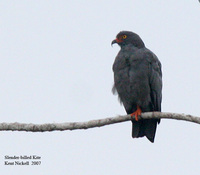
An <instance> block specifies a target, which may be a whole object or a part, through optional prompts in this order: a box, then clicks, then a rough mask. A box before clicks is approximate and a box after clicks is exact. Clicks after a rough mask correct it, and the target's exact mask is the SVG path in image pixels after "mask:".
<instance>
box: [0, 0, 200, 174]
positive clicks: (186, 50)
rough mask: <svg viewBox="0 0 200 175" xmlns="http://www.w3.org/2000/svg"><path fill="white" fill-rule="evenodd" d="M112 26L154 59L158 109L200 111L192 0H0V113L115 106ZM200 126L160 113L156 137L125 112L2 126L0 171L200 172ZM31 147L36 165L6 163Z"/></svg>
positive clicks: (77, 111) (55, 113)
mask: <svg viewBox="0 0 200 175" xmlns="http://www.w3.org/2000/svg"><path fill="white" fill-rule="evenodd" d="M121 30H130V31H133V32H136V33H137V34H139V35H140V36H141V38H142V39H143V41H144V43H145V44H146V47H148V48H149V49H150V50H152V51H153V52H154V53H155V54H156V55H157V56H158V58H159V59H160V61H161V63H162V69H163V82H164V86H163V102H162V111H164V112H176V113H185V114H192V115H195V116H200V69H199V67H200V33H199V32H200V3H199V1H198V0H190V1H189V0H187V1H186V0H167V1H157V0H143V1H141V0H132V1H131V0H124V1H120V0H115V1H114V0H111V1H106V0H101V1H92V0H87V1H81V0H77V1H72V0H65V1H64V0H55V1H53V0H48V1H47V0H43V1H41V0H40V1H39V0H29V1H25V0H20V1H19V0H18V1H11V0H1V1H0V87H1V88H0V122H23V123H38V124H39V123H52V122H70V121H88V120H93V119H99V118H106V117H114V116H116V115H118V114H120V115H124V114H125V110H124V108H123V106H121V105H120V104H119V102H118V100H117V97H116V96H113V95H112V93H111V88H112V84H113V72H112V64H113V62H114V58H115V56H116V55H117V53H118V51H119V47H118V46H117V45H114V46H113V47H111V45H110V44H111V41H112V40H113V39H115V36H116V34H117V33H118V32H119V31H121ZM199 148H200V127H199V125H197V124H194V123H189V122H184V121H176V120H164V119H163V120H162V121H161V124H160V125H159V126H158V128H157V134H156V138H155V143H154V144H152V143H150V142H149V141H148V140H147V139H146V138H140V139H132V138H131V122H124V123H120V124H114V125H109V126H105V127H102V128H94V129H88V130H85V131H84V130H79V131H64V132H45V133H27V132H10V131H9V132H1V133H0V169H1V174H6V175H13V174H20V175H27V174H30V175H32V174H33V175H34V174H37V175H44V174H46V175H47V174H48V175H58V174H67V175H89V174H95V175H102V174H104V175H111V174H112V175H124V174H137V175H145V174H148V175H156V174H167V175H174V174H181V175H188V174H190V175H196V174H200V151H199ZM6 155H8V156H21V155H22V156H23V155H27V156H29V155H37V156H40V157H41V161H42V164H41V165H39V166H5V165H4V161H5V158H4V157H5V156H6Z"/></svg>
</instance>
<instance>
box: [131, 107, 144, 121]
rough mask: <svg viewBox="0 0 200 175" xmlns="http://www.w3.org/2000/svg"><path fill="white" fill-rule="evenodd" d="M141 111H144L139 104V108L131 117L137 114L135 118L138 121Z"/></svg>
mask: <svg viewBox="0 0 200 175" xmlns="http://www.w3.org/2000/svg"><path fill="white" fill-rule="evenodd" d="M141 113H142V110H141V109H140V107H139V106H138V105H137V110H136V111H135V112H133V113H132V114H131V117H133V116H135V120H136V121H138V116H139V115H141Z"/></svg>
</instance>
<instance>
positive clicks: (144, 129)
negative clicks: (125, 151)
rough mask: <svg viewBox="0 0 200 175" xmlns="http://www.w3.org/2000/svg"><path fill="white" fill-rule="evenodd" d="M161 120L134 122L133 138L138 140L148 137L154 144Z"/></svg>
mask: <svg viewBox="0 0 200 175" xmlns="http://www.w3.org/2000/svg"><path fill="white" fill-rule="evenodd" d="M159 122H160V120H157V119H145V120H139V121H132V137H133V138H138V137H143V136H146V137H147V139H149V141H150V142H152V143H153V142H154V138H155V134H156V127H157V123H159Z"/></svg>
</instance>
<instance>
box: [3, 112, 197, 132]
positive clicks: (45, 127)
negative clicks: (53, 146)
mask: <svg viewBox="0 0 200 175" xmlns="http://www.w3.org/2000/svg"><path fill="white" fill-rule="evenodd" d="M152 118H154V119H159V118H165V119H176V120H184V121H189V122H194V123H197V124H200V117H195V116H192V115H185V114H177V113H167V112H145V113H142V115H141V116H140V117H139V120H140V119H152ZM128 120H131V117H130V115H124V116H117V117H112V118H105V119H99V120H91V121H88V122H71V123H69V122H68V123H47V124H25V123H0V131H28V132H45V131H64V130H75V129H88V128H94V127H101V126H105V125H110V124H114V123H120V122H125V121H128Z"/></svg>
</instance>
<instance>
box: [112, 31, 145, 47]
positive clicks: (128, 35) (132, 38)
mask: <svg viewBox="0 0 200 175" xmlns="http://www.w3.org/2000/svg"><path fill="white" fill-rule="evenodd" d="M115 43H117V44H118V45H119V46H120V47H123V46H125V45H128V44H132V45H133V46H135V47H137V48H142V47H145V45H144V43H143V41H142V39H141V38H140V37H139V35H137V34H136V33H133V32H130V31H121V32H119V33H118V34H117V36H116V39H114V40H113V41H112V43H111V45H113V44H115Z"/></svg>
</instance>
